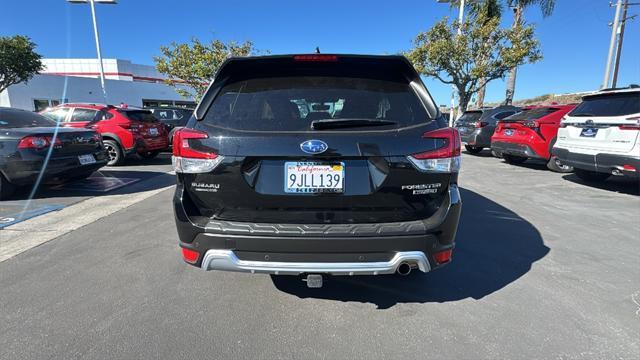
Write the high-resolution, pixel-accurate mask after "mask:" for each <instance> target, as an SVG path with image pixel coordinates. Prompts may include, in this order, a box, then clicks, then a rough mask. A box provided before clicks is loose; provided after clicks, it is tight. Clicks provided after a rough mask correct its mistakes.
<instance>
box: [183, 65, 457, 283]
mask: <svg viewBox="0 0 640 360" xmlns="http://www.w3.org/2000/svg"><path fill="white" fill-rule="evenodd" d="M194 114H195V115H194V117H193V118H192V119H191V120H190V121H189V123H188V124H187V126H186V127H185V128H184V129H182V130H180V131H178V132H177V133H176V134H175V136H174V143H173V144H174V146H173V165H174V168H175V171H176V174H177V188H176V193H175V197H174V210H175V218H176V224H177V228H178V233H179V236H180V246H181V248H182V255H183V258H184V260H185V261H186V262H188V263H190V264H192V265H195V266H199V267H201V268H202V269H205V270H228V271H241V272H251V273H270V274H282V275H300V274H312V275H313V276H318V275H316V274H333V275H377V274H391V273H395V272H397V273H400V274H408V273H409V272H410V271H411V270H412V269H419V270H420V271H422V272H428V271H430V270H432V269H434V268H436V267H438V266H441V265H443V264H445V263H448V262H449V261H450V260H451V255H452V250H453V247H454V238H455V234H456V229H457V226H458V220H459V217H460V207H461V200H460V194H459V192H458V186H457V181H458V171H459V169H460V138H459V135H458V132H457V131H456V130H455V129H452V128H449V127H447V124H446V121H445V119H444V118H443V117H442V116H441V114H440V113H439V111H438V108H437V106H436V105H435V103H434V101H433V99H432V98H431V96H430V95H429V93H428V92H427V89H426V88H425V86H424V84H423V83H422V81H421V80H420V77H419V75H418V74H417V73H416V71H415V69H414V68H413V66H412V65H411V64H410V63H409V61H408V60H407V59H406V58H404V57H402V56H360V55H325V54H314V55H291V56H260V57H247V58H231V59H229V60H227V61H226V62H225V63H224V64H223V65H222V67H221V68H220V70H219V71H218V73H217V75H216V77H215V80H214V81H213V82H212V83H211V85H210V86H209V88H208V90H207V92H206V94H205V95H204V96H203V98H202V100H201V102H200V104H199V105H198V107H197V109H196V110H195V113H194Z"/></svg>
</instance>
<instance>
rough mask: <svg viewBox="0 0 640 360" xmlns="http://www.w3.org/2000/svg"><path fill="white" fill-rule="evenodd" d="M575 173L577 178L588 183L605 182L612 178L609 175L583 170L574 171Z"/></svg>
mask: <svg viewBox="0 0 640 360" xmlns="http://www.w3.org/2000/svg"><path fill="white" fill-rule="evenodd" d="M573 171H574V172H575V174H576V176H577V177H579V178H580V179H582V180H584V181H588V182H603V181H605V180H607V179H608V178H609V177H610V176H611V174H607V173H601V172H596V171H589V170H582V169H574V170H573Z"/></svg>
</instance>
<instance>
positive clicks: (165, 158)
mask: <svg viewBox="0 0 640 360" xmlns="http://www.w3.org/2000/svg"><path fill="white" fill-rule="evenodd" d="M156 165H171V153H169V152H162V153H160V154H158V156H157V157H155V158H153V159H144V158H142V157H140V156H139V155H132V156H130V157H128V158H127V159H126V160H125V162H124V166H122V167H124V168H126V167H127V166H156ZM122 167H119V168H122Z"/></svg>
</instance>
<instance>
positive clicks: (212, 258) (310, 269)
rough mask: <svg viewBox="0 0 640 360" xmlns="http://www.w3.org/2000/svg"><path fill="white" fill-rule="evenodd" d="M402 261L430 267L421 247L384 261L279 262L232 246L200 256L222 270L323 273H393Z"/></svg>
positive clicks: (204, 263)
mask: <svg viewBox="0 0 640 360" xmlns="http://www.w3.org/2000/svg"><path fill="white" fill-rule="evenodd" d="M402 263H407V264H410V265H412V266H415V267H417V268H418V269H419V270H420V271H422V272H428V271H429V270H431V266H430V265H429V260H428V259H427V256H426V255H425V254H424V253H423V252H421V251H406V252H405V251H402V252H397V253H396V254H395V255H394V256H393V257H392V258H391V259H389V260H387V261H372V262H283V261H252V260H241V259H239V258H238V257H237V256H236V254H235V253H234V252H233V250H208V251H207V252H206V253H205V254H204V258H203V260H202V269H204V270H223V271H237V272H250V273H265V274H276V275H299V274H303V273H326V274H332V275H383V274H393V273H395V272H396V270H397V269H398V266H400V264H402Z"/></svg>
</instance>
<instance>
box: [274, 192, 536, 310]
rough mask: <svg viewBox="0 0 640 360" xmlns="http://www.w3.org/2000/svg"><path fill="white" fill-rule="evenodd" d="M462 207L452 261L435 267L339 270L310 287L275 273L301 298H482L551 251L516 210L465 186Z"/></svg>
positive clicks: (384, 304)
mask: <svg viewBox="0 0 640 360" xmlns="http://www.w3.org/2000/svg"><path fill="white" fill-rule="evenodd" d="M461 195H462V201H463V207H462V216H461V219H460V225H459V228H458V234H457V237H456V242H457V243H456V249H455V250H454V252H453V262H452V263H451V264H449V265H447V266H445V267H443V268H441V269H437V270H435V271H433V272H432V273H428V274H423V273H420V272H412V273H411V274H410V275H409V276H407V277H400V276H396V275H387V276H376V277H374V276H353V277H347V276H337V277H331V278H329V279H327V282H326V283H325V285H324V286H323V287H322V288H320V289H310V288H307V287H306V285H305V283H304V282H302V281H301V279H300V278H299V277H296V276H272V277H271V279H272V281H273V283H274V285H275V286H276V288H277V289H279V290H280V291H283V292H286V293H289V294H292V295H295V296H298V297H300V298H317V299H326V300H338V301H357V302H362V303H373V304H376V305H377V306H378V308H379V309H387V308H390V307H392V306H394V305H395V304H397V303H425V302H449V301H457V300H462V299H466V298H473V299H481V298H483V297H485V296H487V295H490V294H492V293H493V292H495V291H498V290H500V289H502V288H504V287H505V286H507V285H509V284H510V283H512V282H514V281H516V280H518V279H519V278H520V277H521V276H523V275H524V274H526V273H527V272H528V271H529V270H530V269H531V266H532V264H533V263H534V262H536V261H538V260H540V259H541V258H543V257H544V256H545V255H547V253H548V252H549V248H548V247H546V246H545V245H544V242H543V239H542V237H541V235H540V233H539V232H538V230H537V229H536V228H535V227H534V226H533V225H532V224H530V223H529V222H527V221H526V220H524V219H523V218H521V217H520V216H518V215H517V214H516V213H514V212H513V211H511V210H509V209H507V208H505V207H503V206H501V205H499V204H497V203H495V202H493V201H491V200H489V199H487V198H485V197H483V196H481V195H479V194H477V193H475V192H473V191H470V190H465V189H461Z"/></svg>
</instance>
